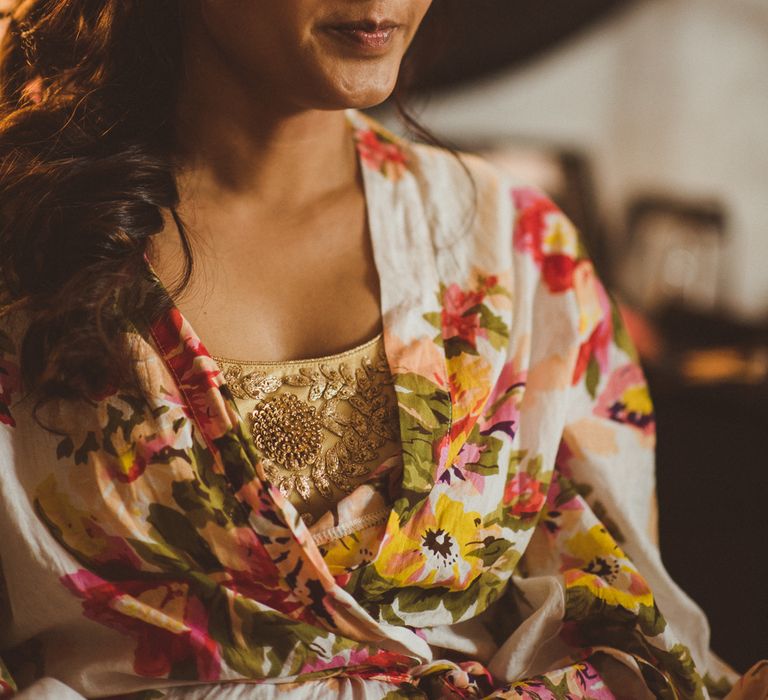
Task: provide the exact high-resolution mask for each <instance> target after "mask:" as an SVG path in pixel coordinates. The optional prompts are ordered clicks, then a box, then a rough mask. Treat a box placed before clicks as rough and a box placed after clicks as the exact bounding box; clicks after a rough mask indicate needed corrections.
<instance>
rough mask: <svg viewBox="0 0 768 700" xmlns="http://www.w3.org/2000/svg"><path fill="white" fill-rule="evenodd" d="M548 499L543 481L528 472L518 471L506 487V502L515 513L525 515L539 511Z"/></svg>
mask: <svg viewBox="0 0 768 700" xmlns="http://www.w3.org/2000/svg"><path fill="white" fill-rule="evenodd" d="M545 499H546V489H544V490H542V482H541V481H539V480H538V479H536V478H534V477H532V476H531V475H530V474H528V473H527V472H518V473H517V474H515V476H514V477H512V478H511V479H510V480H509V481H508V482H507V485H506V486H505V488H504V503H505V504H507V505H508V506H509V507H510V510H511V512H512V514H513V515H517V516H525V515H534V514H536V513H538V512H539V511H540V510H541V508H542V506H543V505H544V501H545Z"/></svg>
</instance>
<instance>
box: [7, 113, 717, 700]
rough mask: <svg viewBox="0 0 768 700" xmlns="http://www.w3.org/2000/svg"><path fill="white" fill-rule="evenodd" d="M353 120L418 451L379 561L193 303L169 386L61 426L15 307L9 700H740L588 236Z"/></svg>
mask: <svg viewBox="0 0 768 700" xmlns="http://www.w3.org/2000/svg"><path fill="white" fill-rule="evenodd" d="M349 119H350V125H351V131H350V133H351V134H352V135H353V136H352V137H353V138H355V140H356V142H357V145H358V153H359V160H360V164H361V169H362V173H363V178H364V185H365V192H366V199H367V205H368V217H369V225H370V232H371V239H372V244H373V247H374V254H375V262H376V266H377V270H378V273H379V277H380V285H381V309H382V314H383V320H384V340H385V347H386V355H387V360H388V363H389V365H390V368H391V371H392V374H393V376H394V382H395V387H396V391H397V397H398V404H399V422H400V436H401V443H402V473H401V474H400V477H399V484H398V486H399V488H398V489H397V493H396V498H395V500H394V502H393V504H392V509H391V512H390V513H389V516H388V519H387V521H386V524H385V526H384V527H382V528H381V536H380V537H379V538H378V539H377V540H376V542H375V545H374V546H373V551H372V556H371V557H370V558H369V559H368V560H364V561H362V562H358V563H357V564H356V565H355V566H353V567H350V568H349V569H347V570H343V571H341V572H338V571H336V572H335V573H333V574H332V573H331V571H330V570H329V567H328V565H327V563H326V561H325V560H324V558H323V556H322V554H321V552H320V551H319V549H318V547H317V545H316V544H315V543H314V541H313V540H312V538H311V537H310V536H309V534H308V530H307V528H306V526H305V525H304V524H303V522H302V521H301V519H300V518H299V517H298V516H297V513H296V511H295V509H294V508H293V506H292V505H291V504H290V503H289V502H288V501H287V500H286V499H285V498H284V497H283V496H281V494H280V492H279V490H278V489H276V488H274V487H273V486H272V485H271V484H270V483H268V481H267V480H266V478H265V477H264V471H263V468H262V465H261V462H260V455H259V454H258V452H257V451H256V450H255V448H254V446H253V445H252V443H251V442H249V440H248V439H247V437H246V432H245V430H244V426H243V423H242V421H241V418H240V416H239V415H238V413H237V410H236V407H235V404H234V402H233V399H232V395H231V393H230V391H229V389H228V387H227V386H226V384H225V383H224V381H223V378H222V375H221V372H220V371H219V369H218V367H217V365H216V364H215V363H214V362H213V361H212V360H211V358H210V357H209V355H208V353H207V351H206V349H205V347H204V345H203V343H202V342H201V340H200V339H199V338H198V337H197V335H196V334H195V331H194V329H193V328H192V327H191V326H190V325H189V323H188V322H187V321H186V320H185V319H184V318H183V317H182V315H181V314H180V313H179V311H178V310H176V309H175V308H174V309H173V310H172V311H170V312H169V313H167V314H166V315H165V316H163V317H162V318H160V319H159V320H157V321H155V322H153V323H143V322H142V321H141V319H139V320H136V321H134V322H132V324H130V325H128V327H127V328H126V333H125V342H127V343H130V346H131V348H132V351H133V353H134V356H135V358H136V363H137V368H138V372H139V376H140V378H141V381H142V391H141V392H140V393H137V392H132V391H129V390H121V389H119V388H118V389H115V390H113V391H112V392H110V393H109V394H108V395H106V396H102V397H99V399H98V400H97V401H95V402H94V403H93V404H88V405H84V404H81V405H70V404H66V403H64V402H60V403H56V404H53V405H52V406H49V407H48V408H46V409H45V410H44V415H43V418H44V419H45V420H46V421H47V422H50V423H51V424H54V425H56V426H57V427H59V428H60V429H61V434H56V433H51V432H46V431H45V430H43V429H42V428H41V427H40V426H39V425H38V424H37V423H36V422H35V420H34V417H33V413H32V409H33V404H34V401H33V399H30V398H29V397H27V396H25V394H24V391H23V389H22V387H21V386H20V380H19V370H18V363H17V350H18V342H19V338H20V328H21V327H23V317H22V316H21V315H20V314H16V316H15V317H14V316H13V315H11V314H7V315H6V316H5V317H4V318H3V319H2V326H0V328H2V330H1V331H0V470H1V474H2V478H0V528H1V531H2V533H3V536H2V538H1V539H0V557H1V559H2V569H3V573H4V576H3V578H4V585H5V593H4V595H3V596H2V598H3V605H2V608H1V610H2V612H1V613H0V614H1V615H2V617H0V649H2V657H3V659H4V661H5V668H4V670H3V672H2V674H1V675H0V697H5V696H11V695H13V694H14V689H15V688H16V686H18V687H20V688H21V687H22V686H27V685H29V684H30V683H32V682H34V681H35V679H42V680H38V681H37V682H36V685H35V686H34V687H33V690H31V691H28V692H27V693H26V694H25V693H23V692H22V693H20V695H21V696H22V697H34V698H45V697H51V698H63V699H66V698H69V697H73V698H79V697H82V696H87V697H107V696H109V697H131V698H166V697H167V698H191V699H197V698H208V697H215V698H224V699H225V700H231V699H234V698H253V697H259V698H272V697H278V696H280V697H283V696H285V697H286V698H316V697H348V698H365V699H370V698H387V699H388V700H395V699H396V698H443V697H456V698H465V697H494V698H520V697H522V698H558V699H559V698H586V697H589V698H600V699H602V698H606V699H607V698H614V697H635V698H640V697H664V698H706V697H708V690H707V686H709V688H710V692H715V694H717V693H718V692H720V693H724V692H726V690H727V686H728V681H727V680H725V679H724V675H727V674H728V673H729V672H728V670H727V669H726V668H725V667H723V666H721V665H720V664H719V662H718V661H717V660H716V659H715V658H714V657H712V656H711V655H710V654H709V652H708V649H707V647H708V630H707V625H706V622H705V620H704V617H703V616H702V613H701V612H700V611H699V610H698V609H697V608H696V607H695V606H694V604H693V603H692V602H691V601H690V600H689V599H688V598H686V597H685V595H684V594H683V593H682V592H681V591H680V590H679V589H678V588H677V587H676V586H675V585H674V583H673V582H672V581H671V580H670V579H669V577H668V575H667V574H666V573H665V571H664V568H663V566H662V564H661V561H660V559H659V554H658V551H657V549H656V547H655V546H654V544H653V536H652V533H653V529H654V523H653V521H652V520H653V517H652V513H653V512H654V508H653V505H652V504H653V497H654V475H653V448H654V420H653V410H652V407H651V402H650V400H649V397H648V392H647V389H646V386H645V384H644V380H643V375H642V373H641V371H640V369H639V368H638V366H637V364H636V358H635V356H634V354H633V350H632V347H631V344H630V342H629V339H628V338H627V335H626V334H625V331H624V329H623V327H622V325H621V322H620V320H619V317H618V315H617V313H616V311H615V309H614V308H613V307H612V305H611V302H610V300H609V298H608V296H607V295H606V293H605V291H604V290H603V288H602V287H601V285H600V283H599V282H598V280H597V279H596V277H595V273H594V270H593V267H592V264H591V263H590V262H589V260H588V259H587V258H586V257H585V255H584V251H583V249H582V248H581V245H580V243H579V238H578V236H577V233H576V231H575V230H574V228H573V226H572V225H571V224H570V222H569V221H568V220H567V219H566V218H565V217H564V216H563V214H562V213H561V212H560V211H558V209H557V208H556V207H555V206H554V205H553V204H552V202H551V201H549V200H548V199H547V198H546V197H545V196H543V195H542V194H541V193H539V192H537V191H535V190H532V189H529V188H526V187H520V186H517V185H515V184H513V183H511V182H509V181H508V180H507V179H506V178H505V177H504V176H502V175H500V174H499V173H498V172H496V171H495V170H494V169H492V168H491V167H490V166H489V165H487V164H485V163H484V162H482V161H480V160H476V159H473V158H470V157H467V158H466V159H465V161H464V162H465V167H462V165H461V164H460V163H459V162H458V161H457V160H456V159H455V158H454V157H452V156H451V155H449V154H446V153H444V152H442V151H440V150H435V149H431V148H428V147H423V146H413V145H410V144H407V143H403V142H400V141H398V140H397V139H395V138H394V137H392V136H391V135H389V134H387V133H385V132H384V131H383V130H382V129H380V128H379V127H378V126H376V125H374V124H372V123H371V122H369V121H367V120H366V119H365V118H363V117H362V116H361V115H359V114H357V113H354V112H353V113H350V115H349ZM141 283H142V284H146V285H147V289H148V293H147V299H148V300H150V301H151V299H152V298H153V296H154V298H155V299H156V298H157V297H156V295H157V294H164V293H165V292H164V290H163V289H162V288H161V286H160V285H159V282H158V281H157V280H156V279H155V278H154V277H153V276H152V274H151V271H149V270H148V271H147V279H146V280H142V281H141ZM148 303H150V302H148ZM147 317H149V314H147ZM353 496H354V494H353ZM14 679H15V680H14ZM718 688H719V690H718Z"/></svg>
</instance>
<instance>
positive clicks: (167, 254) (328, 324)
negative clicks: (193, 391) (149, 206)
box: [152, 194, 381, 361]
mask: <svg viewBox="0 0 768 700" xmlns="http://www.w3.org/2000/svg"><path fill="white" fill-rule="evenodd" d="M189 229H190V231H191V241H192V244H193V256H194V264H195V267H194V271H193V275H192V278H191V280H190V283H189V286H188V288H187V289H186V290H185V292H184V293H183V294H182V295H181V296H180V297H179V298H178V299H177V300H176V301H177V305H178V307H179V309H180V310H181V312H182V313H183V314H184V316H185V318H187V319H188V320H189V321H190V323H191V324H192V325H193V327H194V328H195V330H196V332H197V333H198V334H199V336H200V338H201V339H202V340H203V343H204V344H205V346H206V347H207V348H208V350H209V351H210V352H212V353H214V354H217V355H221V356H226V357H237V358H248V359H255V360H265V361H277V360H286V359H299V358H306V357H317V356H320V355H327V354H332V353H336V352H340V351H343V350H346V349H348V348H350V347H353V346H355V345H357V344H359V343H361V342H362V341H365V340H368V339H369V338H371V337H372V336H373V335H374V334H375V333H376V332H377V331H378V330H379V329H380V328H381V311H380V304H379V280H378V275H377V272H376V266H375V263H374V259H373V252H372V247H371V243H370V235H369V230H368V223H367V217H366V211H365V203H364V201H363V200H362V199H361V198H360V197H357V196H354V194H349V195H347V196H344V197H341V198H339V201H335V202H333V203H332V204H331V205H329V206H322V205H320V204H318V205H316V206H313V207H309V208H307V209H306V210H300V211H271V210H266V209H263V208H260V209H254V210H245V211H238V210H235V211H225V210H224V209H222V210H220V211H216V212H215V213H211V214H209V215H206V216H204V215H197V216H196V217H195V218H193V219H192V220H191V221H190V225H189ZM182 259H183V251H182V249H181V245H180V241H179V238H178V235H177V234H176V232H175V231H170V230H168V231H163V232H162V234H160V235H159V236H158V237H157V245H155V246H154V249H153V254H152V261H153V266H154V267H155V269H156V270H157V272H158V275H159V276H160V278H161V280H162V281H163V282H164V283H165V284H166V285H167V286H171V285H172V283H173V279H174V277H176V276H178V270H177V269H174V268H178V266H179V263H180V261H181V260H182Z"/></svg>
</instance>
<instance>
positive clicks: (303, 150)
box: [150, 0, 431, 360]
mask: <svg viewBox="0 0 768 700" xmlns="http://www.w3.org/2000/svg"><path fill="white" fill-rule="evenodd" d="M430 2H431V0H280V1H279V2H275V1H273V0H267V1H265V2H258V1H256V0H194V1H193V0H185V2H182V7H183V8H184V12H185V16H184V18H183V19H184V25H183V26H184V36H185V66H184V68H185V70H184V80H183V84H182V90H181V96H180V99H179V104H178V109H177V124H176V126H177V134H178V140H179V146H180V150H181V162H182V167H181V170H180V172H179V173H178V184H179V190H180V197H181V204H180V207H179V213H180V214H181V216H182V218H183V220H184V222H185V223H186V225H187V227H188V229H190V232H191V234H192V240H193V253H194V256H195V263H196V272H195V274H194V277H193V279H192V282H191V284H190V287H189V288H188V290H187V291H186V292H185V293H184V295H182V296H181V298H179V299H178V300H177V305H178V306H179V308H180V310H181V312H182V313H183V314H184V316H185V317H186V318H187V319H188V320H189V321H190V323H191V324H192V326H193V328H194V329H195V331H196V332H197V334H198V335H199V336H200V338H201V339H202V340H203V343H204V344H205V345H206V347H207V348H208V350H209V351H210V352H211V353H213V354H214V355H221V356H225V357H229V358H236V359H258V360H286V359H298V358H307V357H317V356H321V355H326V354H331V353H335V352H339V351H342V350H345V349H347V348H350V347H353V346H355V345H357V344H359V343H362V342H364V341H366V340H368V339H369V338H371V337H373V335H375V334H376V332H378V331H379V330H380V329H381V311H380V304H379V286H378V276H377V273H376V268H375V265H374V261H373V255H372V250H371V245H370V237H369V233H368V226H367V217H366V211H365V199H364V193H363V188H362V181H361V177H360V173H359V168H358V164H357V158H356V155H355V152H354V147H353V143H352V139H351V133H350V130H349V126H348V123H347V120H346V117H345V115H344V112H343V110H344V109H346V108H350V107H352V108H365V107H370V106H373V105H376V104H379V103H381V102H383V101H384V100H385V99H386V98H387V97H388V96H389V95H390V93H391V92H392V90H393V88H394V86H395V83H396V80H397V75H398V71H399V68H400V63H401V61H402V58H403V55H404V53H405V51H406V49H407V47H408V45H409V44H410V42H411V40H412V39H413V36H414V34H415V33H416V30H417V28H418V26H419V24H420V23H421V20H422V19H423V17H424V15H425V13H426V12H427V10H428V8H429V5H430ZM366 18H374V19H384V18H386V19H390V20H393V21H394V22H396V23H397V24H398V25H399V26H398V28H397V30H396V31H395V32H394V34H393V37H392V40H391V42H390V43H389V44H388V46H387V48H386V50H384V51H382V52H377V54H376V55H371V54H369V53H366V52H364V51H362V50H360V49H359V48H357V47H355V46H352V45H350V44H349V43H347V42H345V41H343V40H339V39H338V38H335V37H334V36H332V32H329V31H328V30H327V29H325V27H326V26H327V25H328V24H329V23H334V24H338V23H340V22H347V21H360V20H363V19H366ZM150 259H151V261H152V264H153V266H154V268H155V269H156V271H157V272H158V274H159V276H160V279H161V280H162V281H163V282H164V283H165V284H166V286H169V287H170V286H171V285H172V284H173V281H174V280H175V279H176V276H177V274H178V271H179V269H180V265H179V261H180V260H181V250H180V246H179V242H178V236H177V234H176V231H175V228H174V227H173V225H172V223H171V220H170V216H169V215H168V217H167V219H166V227H165V229H164V230H163V231H162V232H161V233H160V234H158V235H157V236H156V237H155V239H154V241H153V248H152V250H151V251H150Z"/></svg>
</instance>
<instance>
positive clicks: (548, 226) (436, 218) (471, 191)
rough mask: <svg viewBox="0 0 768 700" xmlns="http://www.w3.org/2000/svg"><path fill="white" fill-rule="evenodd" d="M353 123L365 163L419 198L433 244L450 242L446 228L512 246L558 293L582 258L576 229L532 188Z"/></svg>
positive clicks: (473, 161)
mask: <svg viewBox="0 0 768 700" xmlns="http://www.w3.org/2000/svg"><path fill="white" fill-rule="evenodd" d="M352 123H353V126H354V129H355V140H356V143H357V147H358V151H359V153H360V158H361V161H362V163H363V165H364V166H365V167H366V168H367V169H369V170H370V169H372V170H374V171H377V172H378V173H379V175H380V176H381V177H382V178H385V179H387V180H389V181H390V182H391V183H392V184H393V185H395V186H396V187H397V188H398V189H399V190H400V191H401V192H402V191H404V190H409V189H411V190H414V191H415V192H416V193H417V194H418V197H419V198H420V199H421V201H422V203H423V204H424V207H425V209H426V210H427V211H428V212H429V215H430V220H431V222H432V223H433V230H435V231H436V235H437V236H438V239H437V241H436V242H437V243H438V244H440V243H446V242H449V241H450V239H451V236H450V234H449V233H448V231H450V230H451V229H452V230H454V231H457V230H458V231H459V233H466V232H467V230H471V232H472V234H473V236H475V237H478V236H479V237H480V238H485V239H488V241H490V239H491V238H493V237H497V238H499V239H500V241H503V244H506V245H508V244H509V242H510V240H512V241H513V242H514V247H515V248H516V249H517V250H518V251H519V252H520V253H527V254H529V255H530V256H531V257H532V258H533V259H534V261H535V262H536V263H537V264H539V265H543V266H544V267H545V270H546V273H547V276H548V278H550V280H551V282H552V286H553V287H555V288H556V287H558V286H562V285H563V284H565V280H561V281H560V282H559V283H558V282H557V281H556V280H555V279H554V275H556V274H557V273H558V271H559V272H560V273H562V272H563V271H564V270H565V268H567V267H568V266H569V264H570V263H573V262H575V261H577V260H578V259H579V258H581V257H584V256H585V252H584V249H583V247H582V245H581V243H580V237H579V234H578V232H577V231H576V229H575V228H574V226H573V225H572V224H571V222H570V221H569V219H568V218H567V217H566V216H565V214H564V213H563V212H562V211H561V210H560V208H559V207H558V206H557V205H556V204H555V203H554V202H553V200H552V199H551V198H550V197H549V196H547V195H546V194H545V193H544V192H542V191H541V190H539V189H537V188H536V187H532V186H531V185H529V184H528V183H525V182H523V181H522V180H520V179H519V178H516V177H514V176H513V175H511V174H510V173H508V172H506V171H505V170H503V169H501V168H499V167H498V166H496V165H494V164H491V163H489V162H488V161H487V160H485V159H483V158H481V157H479V156H476V155H473V154H469V153H463V152H453V151H450V150H448V149H446V148H437V147H434V146H430V145H425V144H421V143H414V142H411V141H409V140H408V139H405V138H402V137H400V136H398V135H396V134H394V133H392V132H391V131H389V130H387V129H386V128H385V127H383V126H382V125H381V124H379V123H378V122H376V121H374V120H372V119H369V118H368V117H365V116H363V115H361V114H359V113H354V114H353V116H352ZM457 222H458V223H459V224H460V226H457V225H456V224H457ZM468 224H469V225H468Z"/></svg>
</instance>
